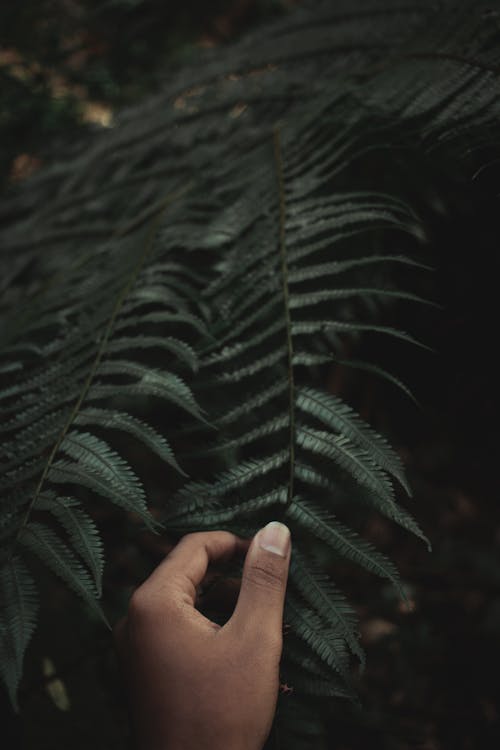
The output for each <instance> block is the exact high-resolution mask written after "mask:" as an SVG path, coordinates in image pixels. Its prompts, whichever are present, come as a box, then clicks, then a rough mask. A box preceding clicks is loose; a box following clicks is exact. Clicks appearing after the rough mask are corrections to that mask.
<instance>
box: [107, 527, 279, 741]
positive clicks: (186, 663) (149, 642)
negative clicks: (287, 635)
mask: <svg viewBox="0 0 500 750" xmlns="http://www.w3.org/2000/svg"><path fill="white" fill-rule="evenodd" d="M245 552H247V555H246V559H245V565H244V569H243V576H242V581H241V589H240V592H239V597H238V601H237V604H236V607H235V610H234V612H233V614H232V616H231V618H230V619H229V620H228V622H226V623H225V625H223V626H222V627H221V626H219V625H217V624H216V623H214V622H211V621H210V620H209V619H208V618H206V617H205V616H204V615H202V614H201V612H199V611H198V610H197V609H195V602H196V592H197V587H198V586H199V585H200V584H201V583H202V581H203V579H204V577H205V574H206V572H207V568H208V565H209V563H211V562H221V561H227V560H229V559H230V558H231V557H232V556H233V555H235V554H238V553H239V554H242V553H245ZM290 553H291V546H290V534H289V531H288V529H287V528H286V526H283V525H282V524H278V523H276V522H272V523H271V524H268V526H266V527H265V528H264V529H261V530H260V531H259V532H258V533H257V534H256V535H255V537H254V538H253V540H252V541H251V542H250V541H249V540H243V539H240V538H239V537H237V536H235V535H234V534H231V533H229V532H227V531H207V532H200V533H194V534H188V535H187V536H185V537H183V538H182V539H181V541H180V542H179V543H178V544H177V546H176V547H174V549H173V550H172V551H171V552H170V553H169V555H168V556H167V557H166V558H165V559H164V561H163V562H162V563H161V564H160V565H159V566H158V567H157V568H156V570H155V571H154V572H153V573H152V575H151V576H150V577H149V578H148V579H147V580H146V581H145V583H143V584H142V586H140V587H139V588H138V589H137V590H136V591H135V592H134V594H133V596H132V598H131V601H130V605H129V611H128V616H127V618H126V620H124V621H122V622H121V623H120V625H119V626H118V627H117V629H116V631H115V632H116V639H117V645H118V650H119V653H120V656H121V659H122V662H123V664H124V667H125V672H126V675H127V680H128V683H129V690H130V698H131V706H132V713H133V716H134V721H135V725H136V731H137V738H138V744H139V747H140V748H141V750H195V748H196V750H261V748H262V747H263V745H264V743H265V741H266V738H267V736H268V734H269V732H270V729H271V725H272V720H273V717H274V713H275V710H276V702H277V697H278V689H279V662H280V657H281V651H282V622H283V606H284V600H285V590H286V583H287V577H288V568H289V564H290Z"/></svg>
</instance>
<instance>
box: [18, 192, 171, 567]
mask: <svg viewBox="0 0 500 750" xmlns="http://www.w3.org/2000/svg"><path fill="white" fill-rule="evenodd" d="M176 197H177V196H176ZM171 201H172V197H171V195H169V196H168V198H167V199H166V200H164V201H163V205H162V206H161V207H160V208H159V210H158V212H157V214H156V216H155V218H154V221H153V222H152V224H151V227H150V229H149V231H148V233H147V236H146V241H145V248H144V252H143V253H142V255H141V256H140V258H139V260H138V261H137V263H136V264H135V266H134V268H133V270H132V273H131V274H130V276H129V277H128V279H127V281H126V283H125V285H124V286H123V287H122V289H121V291H120V292H119V294H118V296H117V299H116V302H115V304H114V306H113V310H112V312H111V316H110V318H109V321H108V323H107V325H106V329H105V331H104V335H103V337H102V339H101V343H100V344H99V348H98V350H97V353H96V356H95V358H94V361H93V363H92V366H91V368H90V371H89V373H88V375H87V377H86V379H85V382H84V384H83V387H82V390H81V392H80V395H79V396H78V398H77V400H76V403H75V405H74V407H73V409H72V410H71V413H70V415H69V417H68V419H67V420H66V422H65V424H64V426H63V428H62V430H61V433H60V434H59V437H58V438H57V440H56V442H55V444H54V446H53V448H52V450H51V452H50V455H49V457H48V460H47V463H46V464H45V467H44V470H43V472H42V475H41V477H40V479H39V481H38V484H37V486H36V489H35V492H34V493H33V497H32V499H31V501H30V502H29V504H28V507H27V508H26V512H25V514H24V516H23V519H22V521H21V523H20V525H19V530H18V532H17V534H16V537H15V539H14V541H13V544H12V549H11V552H10V555H9V559H12V556H13V554H14V551H15V547H16V545H17V542H18V540H19V537H20V536H21V533H22V532H23V530H24V528H25V527H26V525H27V523H28V521H29V518H30V516H31V513H32V511H33V508H34V507H35V505H36V502H37V500H38V498H39V497H40V493H41V491H42V489H43V486H44V484H45V480H46V479H47V476H48V474H49V471H50V469H51V467H52V464H53V462H54V459H55V457H56V455H57V452H58V451H59V448H60V447H61V444H62V442H63V440H64V438H65V437H66V435H67V434H68V431H69V430H70V428H71V425H72V424H73V422H74V420H75V418H76V416H77V415H78V412H79V411H80V409H81V406H82V404H83V401H84V400H85V397H86V396H87V393H88V392H89V389H90V387H91V385H92V381H93V380H94V377H95V375H96V373H97V370H98V368H99V365H100V363H101V361H102V358H103V356H104V353H105V351H106V346H107V344H108V341H109V339H110V336H111V334H112V332H113V327H114V324H115V321H116V318H117V317H118V315H119V314H120V310H121V308H122V307H123V303H124V302H125V300H126V299H127V296H128V294H129V292H130V290H131V289H132V287H133V285H134V284H135V282H136V280H137V277H138V275H139V273H140V272H141V269H142V267H143V266H144V263H145V262H146V260H147V259H148V257H149V255H150V254H151V250H152V249H153V244H154V239H155V237H156V232H157V229H158V225H159V223H160V221H161V219H162V217H163V214H164V213H165V211H166V210H167V208H168V206H169V205H170V203H171Z"/></svg>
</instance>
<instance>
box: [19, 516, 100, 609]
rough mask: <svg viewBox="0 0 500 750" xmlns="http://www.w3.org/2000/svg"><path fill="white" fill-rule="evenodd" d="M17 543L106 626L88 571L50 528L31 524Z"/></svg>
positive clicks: (34, 523) (34, 522)
mask: <svg viewBox="0 0 500 750" xmlns="http://www.w3.org/2000/svg"><path fill="white" fill-rule="evenodd" d="M19 544H20V545H21V546H22V547H24V548H25V549H27V550H29V551H30V552H31V553H33V554H34V555H35V556H36V557H38V558H39V560H41V562H43V563H44V564H45V565H46V566H47V567H48V568H49V569H50V570H51V571H52V572H53V573H54V574H55V575H56V576H59V578H61V579H62V580H63V581H64V582H65V583H66V584H67V585H68V586H69V587H70V588H71V589H72V590H73V591H74V592H75V593H76V594H78V595H79V596H81V597H82V598H83V599H84V600H85V602H86V603H87V604H88V605H89V606H90V607H91V608H92V609H93V610H94V611H95V612H96V613H97V614H98V615H99V616H100V617H101V618H102V619H103V620H104V622H106V623H107V620H106V617H105V615H104V613H103V612H102V610H101V608H100V606H99V604H98V602H97V590H96V587H95V584H94V581H93V580H92V578H91V576H90V574H89V572H88V570H87V569H86V568H85V567H84V566H83V565H82V564H81V563H80V562H79V561H78V560H77V558H76V556H75V555H74V553H73V552H72V551H71V549H70V548H69V547H68V546H67V545H66V544H65V543H64V542H63V541H62V540H61V538H60V537H59V536H58V534H56V532H55V531H53V529H51V528H50V527H48V526H45V525H44V524H42V523H39V522H37V521H32V522H31V523H29V524H28V525H27V526H25V527H24V528H23V529H22V531H21V534H20V537H19Z"/></svg>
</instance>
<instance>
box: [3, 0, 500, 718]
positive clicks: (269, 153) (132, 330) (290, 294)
mask: <svg viewBox="0 0 500 750" xmlns="http://www.w3.org/2000/svg"><path fill="white" fill-rule="evenodd" d="M430 30H432V31H430ZM498 48H499V47H498V30H497V28H496V27H495V25H494V24H491V23H488V20H487V15H486V14H485V13H484V7H483V5H482V3H477V2H474V3H472V0H464V2H461V3H451V2H444V3H442V4H440V5H439V7H436V6H435V4H434V3H430V2H429V3H427V2H423V3H421V4H419V5H418V6H408V7H403V6H401V5H398V4H392V3H389V4H381V3H380V2H379V0H370V1H369V0H355V2H349V3H347V2H344V1H341V2H339V3H337V4H336V7H335V10H334V11H333V12H332V10H331V8H330V7H329V4H328V3H325V4H321V3H305V4H304V7H301V8H300V9H298V10H297V11H296V12H295V13H294V14H291V15H290V16H289V17H288V18H285V19H282V20H280V21H279V22H276V23H275V24H273V25H270V26H269V27H268V28H267V29H263V30H262V32H261V33H259V35H258V36H257V37H249V38H248V39H247V40H242V41H241V42H239V43H238V44H237V45H236V46H234V48H233V49H232V50H231V51H230V54H226V53H225V52H224V51H220V52H217V53H214V54H213V55H211V56H209V57H208V58H207V59H202V60H200V61H199V62H198V63H197V64H194V65H193V66H192V67H190V68H186V69H185V70H184V71H182V72H181V73H180V75H179V78H178V79H177V80H174V81H172V82H170V84H169V85H168V86H167V87H166V89H165V91H164V92H163V93H161V94H160V95H159V96H158V97H157V98H155V99H152V100H151V101H150V102H148V103H147V104H146V105H145V107H146V110H147V116H144V109H143V108H142V107H141V108H140V109H137V110H131V111H130V112H126V113H123V115H122V116H121V119H120V121H119V124H118V126H117V127H116V128H115V129H112V130H110V131H109V132H108V133H106V134H102V135H101V136H99V137H95V138H93V139H91V140H88V141H86V142H85V143H84V144H83V147H82V148H81V149H80V150H79V151H78V152H75V154H74V155H73V156H72V157H71V158H68V159H67V160H66V161H62V162H59V163H55V164H54V165H53V166H51V167H47V168H46V169H45V170H44V171H43V172H42V173H40V175H39V176H37V177H35V178H34V179H32V180H31V181H30V182H28V183H27V184H26V185H24V186H23V187H20V188H19V189H18V190H17V192H13V193H12V195H11V196H10V197H7V198H6V203H5V206H4V209H3V210H4V211H6V212H7V214H5V215H8V212H9V211H10V213H11V215H12V217H13V218H12V219H11V221H10V224H9V225H7V226H5V227H4V228H3V230H2V246H3V247H4V248H5V251H4V257H3V259H2V261H1V262H2V263H5V264H8V263H9V262H10V261H11V260H12V258H13V257H14V256H17V257H19V258H20V259H21V261H20V262H21V266H22V268H24V269H25V270H26V273H24V274H21V275H19V277H16V275H14V276H13V278H12V280H11V283H10V285H9V287H8V288H7V290H6V294H5V295H4V299H3V300H2V302H1V303H0V312H1V317H0V344H1V349H0V435H1V437H2V444H3V455H2V458H1V463H0V466H1V468H2V470H3V471H2V476H1V477H0V492H1V496H2V501H1V506H0V535H1V539H2V543H3V544H2V553H1V557H0V563H1V572H0V576H1V579H0V585H1V592H2V594H1V596H2V604H3V606H2V610H1V614H0V636H1V641H0V648H1V657H2V659H1V662H2V667H1V674H2V678H3V680H4V682H5V684H6V686H7V689H8V692H9V695H10V698H11V700H12V702H13V703H14V705H16V701H17V698H16V695H17V690H18V686H19V682H20V680H21V676H22V666H23V659H24V654H25V651H26V648H27V646H28V643H29V640H30V637H31V634H32V632H33V630H34V627H35V625H36V619H37V606H38V605H37V580H38V579H37V566H38V561H41V562H42V563H43V564H44V565H45V566H46V567H48V568H49V569H50V570H52V571H53V572H54V573H55V574H56V575H58V576H59V577H60V578H61V579H62V580H63V581H64V583H65V585H67V586H69V587H70V588H71V589H73V590H74V591H75V592H76V593H77V594H78V595H79V596H80V597H82V598H83V599H84V600H85V601H86V602H87V604H88V605H90V606H93V607H94V608H97V609H98V610H99V611H100V606H99V604H98V603H97V602H98V599H99V596H100V593H101V576H102V566H103V559H104V552H105V550H103V547H102V542H101V540H100V536H99V530H98V528H97V525H96V523H95V519H94V518H93V516H92V514H93V510H92V509H93V508H95V505H96V503H100V502H107V503H111V505H112V506H114V508H115V512H116V513H120V512H123V511H124V510H125V511H127V512H130V511H132V517H133V518H138V519H139V520H140V521H141V523H145V524H146V525H148V526H149V527H150V528H157V527H158V522H157V521H153V518H152V516H151V514H150V504H151V499H150V498H149V497H148V494H147V487H146V488H145V486H144V483H143V479H142V478H141V461H140V458H138V457H137V456H136V455H135V453H134V451H130V450H129V449H128V447H127V445H128V442H129V440H130V442H131V443H134V444H136V443H140V444H141V445H142V446H143V448H145V449H147V450H148V451H150V452H151V453H153V454H155V455H156V457H157V458H158V459H159V460H160V461H161V462H162V464H163V466H164V470H165V473H166V477H167V478H166V481H165V485H166V486H169V487H171V491H170V492H169V495H168V497H167V498H166V502H165V505H164V506H162V507H161V508H160V509H159V512H158V509H156V510H157V512H156V513H155V518H158V516H159V515H161V518H162V524H163V528H164V529H165V530H166V532H167V533H178V532H184V531H193V530H201V529H209V528H220V527H224V528H228V529H230V530H233V531H235V532H237V533H247V534H250V533H252V532H254V531H256V530H257V528H259V526H260V525H262V523H264V522H265V521H266V520H270V519H271V518H272V517H276V516H279V517H281V518H283V519H284V520H285V521H286V522H287V523H288V524H289V525H290V527H291V529H292V536H293V538H294V555H293V560H292V567H291V574H290V590H289V595H288V599H287V610H286V619H287V621H288V622H289V624H290V626H291V633H290V636H289V639H288V640H287V641H286V643H285V651H284V661H283V668H284V670H285V672H287V674H289V675H290V679H291V680H292V681H293V683H294V686H295V688H296V693H297V695H298V696H299V698H300V696H301V695H303V694H309V695H325V696H347V695H349V696H351V697H352V693H353V691H352V686H351V684H350V683H351V679H350V656H351V655H354V656H356V657H357V658H358V660H359V661H360V662H361V663H363V661H364V655H363V652H362V649H361V646H360V644H359V642H358V635H357V625H356V619H355V617H354V615H353V612H352V609H351V607H350V606H349V604H348V602H347V601H346V599H345V597H344V595H343V594H342V593H341V592H340V591H339V590H338V589H337V587H336V586H335V582H334V581H333V580H330V577H329V575H328V573H327V571H324V570H321V568H320V567H319V566H318V565H317V563H316V562H315V561H314V559H312V557H311V555H310V554H309V553H308V549H309V547H310V542H311V541H314V540H316V541H317V542H320V543H322V544H324V545H326V546H327V547H328V548H330V550H331V551H332V553H333V555H334V556H338V557H339V558H343V559H345V560H346V561H349V562H350V563H352V564H353V565H355V566H358V567H361V568H363V569H365V570H367V571H369V572H371V573H374V574H375V575H378V576H380V577H382V578H384V579H386V580H388V581H390V582H391V583H392V584H393V585H394V586H395V587H396V588H397V589H398V590H399V591H400V593H401V595H404V593H403V587H402V585H401V583H400V580H399V576H398V573H397V570H396V568H395V566H394V565H393V563H392V562H390V561H389V560H388V559H387V558H386V557H385V556H384V555H383V554H382V553H381V552H380V551H379V550H377V549H375V548H374V547H373V546H372V545H371V544H369V543H368V542H367V541H366V540H364V539H363V537H362V535H360V534H359V533H358V532H357V531H356V529H355V528H352V527H351V525H350V524H351V523H352V520H353V519H352V516H351V515H350V513H349V508H350V506H352V505H356V506H359V508H361V509H362V508H365V509H367V510H369V511H370V512H372V511H374V510H375V511H377V512H380V513H382V514H383V515H385V516H386V517H388V518H390V519H392V520H393V521H395V522H396V523H397V524H399V525H400V526H401V527H402V528H403V529H405V530H407V531H410V532H411V533H412V534H415V535H417V536H418V537H420V538H421V539H422V540H423V541H424V542H426V543H428V542H427V539H426V536H425V534H424V533H423V532H422V531H421V530H420V528H419V526H418V524H417V523H416V521H415V520H414V519H413V518H412V516H411V515H410V513H409V512H408V511H407V510H406V509H405V508H404V507H403V505H402V504H401V503H400V502H399V497H398V495H397V493H396V488H395V485H396V486H397V488H398V492H399V493H400V494H402V492H406V493H407V494H409V490H410V488H409V486H408V482H407V480H406V478H405V474H404V469H403V466H402V463H401V461H400V459H399V457H398V456H397V454H396V453H395V451H394V450H393V449H392V448H391V447H390V446H389V444H388V442H387V441H386V440H385V438H383V437H381V436H380V435H378V434H377V432H376V431H375V430H374V429H373V428H372V427H370V426H369V425H367V424H366V423H365V422H364V421H363V420H361V418H360V417H359V416H358V415H357V414H356V413H355V411H354V410H353V408H352V406H351V405H348V404H347V403H344V402H343V401H342V400H341V399H340V398H339V397H338V396H335V395H332V394H331V393H328V392H327V390H326V388H325V372H326V370H325V368H328V367H330V366H332V365H333V366H335V365H336V364H338V363H342V364H343V365H347V366H349V367H352V368H358V369H361V370H365V371H368V372H371V373H373V374H376V375H377V376H380V377H382V378H385V379H386V380H388V381H389V382H391V383H392V384H393V385H394V386H397V387H399V388H401V389H403V390H404V391H405V392H407V393H409V391H408V389H407V387H406V385H405V384H404V383H402V382H401V380H400V378H399V376H398V373H393V372H389V371H388V370H387V369H386V368H385V367H384V363H379V362H368V361H363V360H360V359H358V358H357V355H356V354H355V352H356V350H357V342H358V341H359V339H360V338H361V337H371V336H375V337H377V336H386V337H388V338H389V339H391V340H393V343H394V346H399V347H401V351H403V347H406V346H413V345H415V344H420V345H425V342H423V344H421V343H420V342H418V341H416V340H415V338H414V337H413V336H412V335H411V332H409V333H407V332H405V331H402V330H400V329H399V328H398V327H397V323H396V322H395V320H394V318H391V317H390V315H391V309H392V305H393V304H394V303H395V302H396V301H397V302H398V303H399V302H407V303H408V304H423V303H425V302H426V300H424V299H422V297H421V296H420V294H418V289H416V288H415V287H416V286H418V281H417V277H418V275H419V274H425V273H426V271H427V269H428V266H427V263H426V262H425V261H424V259H423V258H424V256H425V252H424V250H423V247H422V246H423V244H425V242H426V241H427V234H428V231H427V226H426V218H425V217H426V215H427V214H426V211H425V210H422V208H423V207H424V206H426V196H425V195H424V192H425V191H424V190H423V188H422V185H421V184H420V182H419V180H421V179H424V180H425V179H426V178H427V176H428V175H430V176H431V177H432V175H434V174H439V172H440V170H441V171H445V170H447V169H449V168H450V165H453V170H454V173H455V170H471V171H477V170H478V169H480V168H481V166H482V165H483V163H484V159H486V158H492V155H491V152H492V151H494V150H495V144H496V140H495V139H494V138H493V137H492V133H494V132H495V131H494V128H496V122H497V119H498V115H499V109H500V103H499V99H498V96H497V89H498V59H497V58H498V55H497V54H496V52H494V50H496V49H498ZM194 86H196V89H195V90H194V91H195V93H193V95H192V97H191V98H190V103H191V104H192V110H191V111H189V112H187V111H186V112H184V111H183V110H179V109H178V108H176V107H175V104H174V103H175V101H176V100H177V98H178V96H180V95H181V94H182V93H183V92H185V91H187V90H190V89H191V90H192V89H193V87H194ZM241 105H244V106H243V108H242V107H241ZM235 108H236V110H235ZM236 111H237V112H238V113H239V114H238V116H236V115H235V112H236ZM486 147H487V148H486ZM485 154H487V157H486V156H485ZM395 155H397V158H396V156H395ZM416 160H418V161H420V162H421V163H422V170H423V171H424V173H425V174H424V177H423V178H421V175H419V176H418V179H417V176H416V178H415V185H413V184H412V185H406V186H405V185H404V184H403V181H402V179H401V174H402V173H405V174H406V173H407V174H409V175H410V181H411V176H412V169H413V168H414V164H415V161H416ZM426 170H427V171H426ZM47 195H50V200H49V201H47V199H46V196H47ZM40 248H43V252H42V253H40V252H39V249H40ZM27 269H29V273H28V270H27ZM410 276H411V278H412V282H411V283H410V284H409V285H408V284H403V283H402V279H405V278H406V279H407V278H409V277H410ZM27 279H28V280H27ZM388 318H389V321H388V320H387V319H388ZM348 343H349V347H346V344H348ZM351 351H352V352H354V356H352V357H351V356H350V355H349V353H346V352H351ZM120 435H121V439H120V437H119V436H120ZM123 437H125V438H126V440H125V441H124V440H123ZM346 497H347V498H349V503H345V502H343V499H345V498H346Z"/></svg>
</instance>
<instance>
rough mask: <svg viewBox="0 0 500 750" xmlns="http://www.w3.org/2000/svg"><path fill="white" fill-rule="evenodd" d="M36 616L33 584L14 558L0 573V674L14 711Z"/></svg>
mask: <svg viewBox="0 0 500 750" xmlns="http://www.w3.org/2000/svg"><path fill="white" fill-rule="evenodd" d="M37 615H38V596H37V592H36V587H35V582H34V580H33V578H32V577H31V575H30V573H29V572H28V570H27V568H26V566H25V564H24V563H23V562H22V560H20V559H19V558H18V557H14V558H12V559H10V560H9V561H7V563H5V564H4V565H3V567H2V569H1V570H0V675H1V678H2V681H3V683H4V685H5V687H6V688H7V692H8V695H9V698H10V701H11V703H12V705H13V707H14V709H15V710H16V711H17V710H19V706H18V703H17V690H18V687H19V683H20V681H21V677H22V673H23V662H24V654H25V652H26V648H27V646H28V644H29V642H30V639H31V636H32V635H33V631H34V629H35V625H36V621H37Z"/></svg>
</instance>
